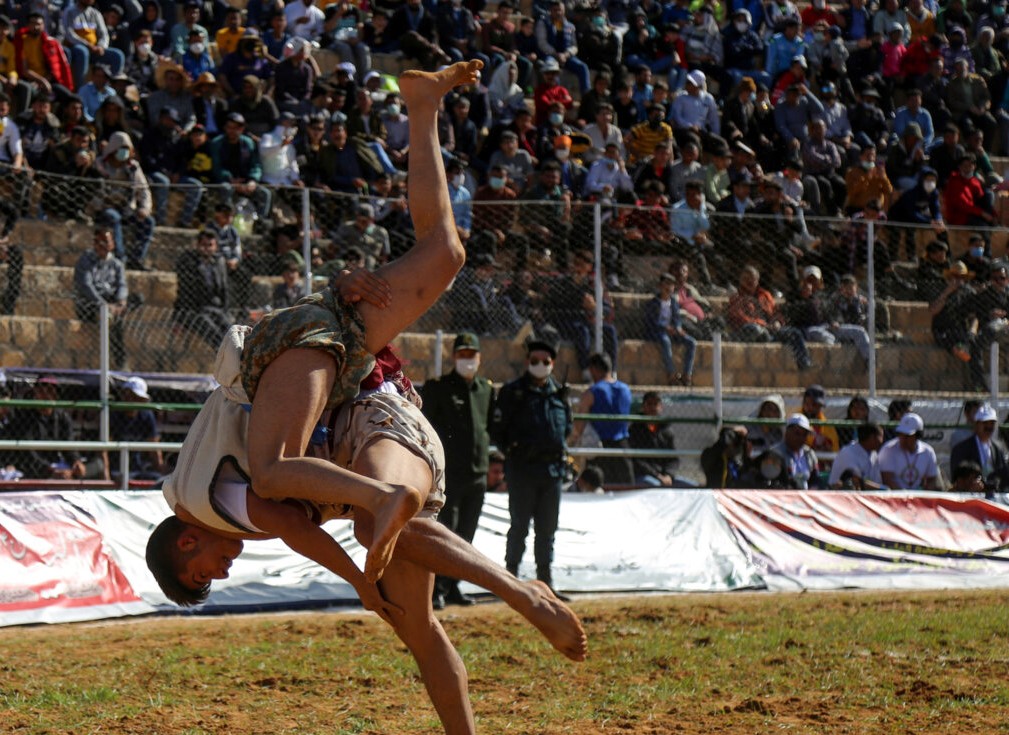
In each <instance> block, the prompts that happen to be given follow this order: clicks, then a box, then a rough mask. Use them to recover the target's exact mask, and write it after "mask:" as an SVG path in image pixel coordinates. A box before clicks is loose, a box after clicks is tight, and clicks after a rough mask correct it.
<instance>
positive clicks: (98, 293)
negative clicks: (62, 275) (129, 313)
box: [74, 224, 129, 369]
mask: <svg viewBox="0 0 1009 735" xmlns="http://www.w3.org/2000/svg"><path fill="white" fill-rule="evenodd" d="M114 251H115V240H114V239H113V236H112V228H111V227H110V226H109V225H107V224H98V225H96V226H95V228H94V236H93V239H92V247H91V248H90V249H88V250H85V251H84V252H83V253H81V256H80V257H79V258H78V259H77V263H76V265H75V266H74V311H75V313H76V315H77V318H78V319H80V320H81V321H85V322H90V323H92V324H94V323H97V321H98V317H99V313H100V312H99V309H100V308H101V305H102V304H107V305H108V308H109V346H110V352H111V357H112V366H113V367H114V368H116V369H120V368H122V367H123V363H124V361H125V359H126V347H125V342H124V336H123V316H125V314H126V308H127V299H128V297H129V289H128V287H127V284H126V268H125V267H124V266H123V262H122V261H121V260H119V259H118V258H116V257H115V255H114Z"/></svg>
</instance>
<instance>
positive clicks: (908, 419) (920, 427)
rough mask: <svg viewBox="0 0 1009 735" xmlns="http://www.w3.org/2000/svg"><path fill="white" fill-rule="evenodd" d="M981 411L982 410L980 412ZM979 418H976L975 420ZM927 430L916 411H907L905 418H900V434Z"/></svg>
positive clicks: (918, 432)
mask: <svg viewBox="0 0 1009 735" xmlns="http://www.w3.org/2000/svg"><path fill="white" fill-rule="evenodd" d="M978 413H980V411H979V412H978ZM976 420H977V419H976V418H975V421H976ZM924 430H925V422H924V421H922V420H921V416H919V415H918V414H916V413H905V414H904V418H902V419H901V420H900V423H899V424H897V433H898V434H907V435H908V436H914V435H915V434H920V433H921V432H923V431H924Z"/></svg>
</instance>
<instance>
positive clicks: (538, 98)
mask: <svg viewBox="0 0 1009 735" xmlns="http://www.w3.org/2000/svg"><path fill="white" fill-rule="evenodd" d="M540 76H541V77H542V78H543V81H542V82H540V84H539V86H538V87H536V89H535V90H534V92H533V101H534V102H535V103H536V118H535V123H536V125H537V126H540V125H543V124H544V123H546V122H547V115H548V114H549V112H550V104H551V103H552V102H560V103H561V104H562V105H564V108H565V109H567V110H570V109H571V106H572V105H573V104H574V103H575V101H574V98H573V97H572V96H571V92H569V91H568V89H567V87H564V86H562V85H561V82H560V78H561V67H560V64H558V63H557V60H556V59H547V60H546V61H544V62H543V66H542V67H541V68H540Z"/></svg>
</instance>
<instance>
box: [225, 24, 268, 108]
mask: <svg viewBox="0 0 1009 735" xmlns="http://www.w3.org/2000/svg"><path fill="white" fill-rule="evenodd" d="M222 30H223V29H222ZM216 74H217V81H218V83H219V84H220V85H221V89H223V90H224V94H225V95H226V96H228V97H234V96H235V95H237V94H238V93H239V92H240V91H241V89H242V83H243V82H244V80H245V77H247V76H250V75H251V76H254V77H257V78H258V79H260V80H261V81H263V82H265V81H266V80H268V79H270V77H272V76H273V64H271V63H270V61H269V60H268V59H267V58H266V56H265V54H264V47H263V40H262V39H261V38H260V37H259V36H258V35H257V34H256V33H255V32H254V31H249V30H247V31H246V32H245V34H244V35H243V36H242V37H241V38H240V39H238V42H237V44H236V47H235V50H234V51H232V52H231V53H228V54H226V55H224V56H223V58H222V60H221V65H220V66H219V67H218V68H217V71H216Z"/></svg>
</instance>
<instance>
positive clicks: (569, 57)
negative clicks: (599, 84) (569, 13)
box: [535, 0, 592, 94]
mask: <svg viewBox="0 0 1009 735" xmlns="http://www.w3.org/2000/svg"><path fill="white" fill-rule="evenodd" d="M535 33H536V42H537V45H538V51H539V55H540V56H541V57H542V58H543V59H544V60H549V59H554V60H555V61H556V63H557V64H559V65H560V67H563V68H564V69H567V70H568V71H570V72H572V73H573V74H574V75H575V76H576V77H578V86H579V88H580V90H581V93H582V94H585V93H586V92H588V91H589V88H590V87H591V86H592V85H591V83H590V79H589V67H588V65H587V64H586V63H585V62H584V61H582V60H581V59H580V58H578V37H577V33H576V31H575V25H574V23H572V22H571V21H569V20H568V19H567V18H566V17H565V6H564V3H563V2H561V0H551V2H550V10H549V15H546V16H543V17H541V18H540V19H539V20H538V21H536V31H535Z"/></svg>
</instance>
